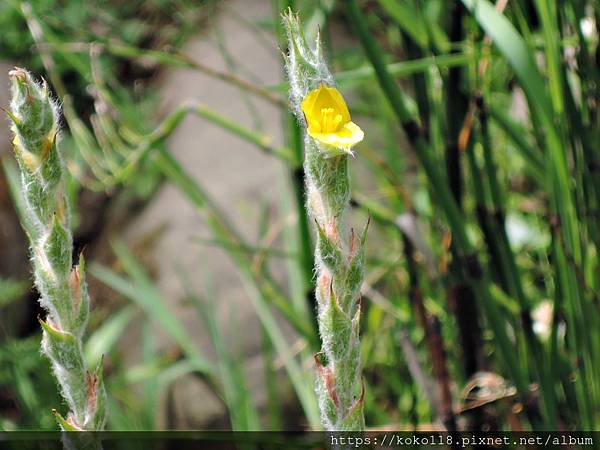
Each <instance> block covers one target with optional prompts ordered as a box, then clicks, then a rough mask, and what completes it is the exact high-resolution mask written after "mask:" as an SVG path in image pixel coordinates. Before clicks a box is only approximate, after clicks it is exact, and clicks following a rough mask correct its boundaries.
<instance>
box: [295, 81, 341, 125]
mask: <svg viewBox="0 0 600 450" xmlns="http://www.w3.org/2000/svg"><path fill="white" fill-rule="evenodd" d="M300 108H301V109H302V112H303V113H304V115H305V116H306V118H307V119H310V118H313V117H315V116H320V115H321V110H322V109H325V108H333V109H334V110H335V111H336V112H337V113H338V114H340V115H341V116H342V123H346V122H350V120H351V119H350V112H349V111H348V106H346V102H345V101H344V98H343V97H342V94H340V92H339V91H338V90H337V89H336V88H334V87H329V86H326V85H325V84H324V83H321V84H320V85H319V87H318V88H316V89H314V90H312V91H310V92H309V93H308V94H307V95H306V97H304V100H302V103H301V104H300Z"/></svg>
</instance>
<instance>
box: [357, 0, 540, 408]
mask: <svg viewBox="0 0 600 450" xmlns="http://www.w3.org/2000/svg"><path fill="white" fill-rule="evenodd" d="M347 11H348V14H349V19H350V21H351V22H352V23H353V25H354V27H355V29H356V31H357V33H358V37H359V39H360V40H361V43H362V45H363V47H364V49H365V52H366V54H367V57H368V58H369V60H370V61H371V64H372V65H373V68H374V70H375V73H376V74H377V78H378V80H379V84H380V86H381V88H382V89H383V91H384V92H385V94H386V96H387V99H388V101H389V102H390V105H391V106H392V109H393V110H394V113H395V114H396V116H397V117H398V120H399V121H400V123H401V124H402V126H403V127H404V130H405V132H406V134H407V136H408V138H409V140H410V141H411V143H412V145H413V148H414V151H415V155H416V156H417V157H418V159H419V161H420V163H421V166H422V167H423V169H424V170H425V173H426V175H427V178H428V180H429V182H430V183H431V186H432V188H433V192H434V194H435V195H436V197H437V199H438V205H439V206H440V207H442V208H443V211H444V214H445V216H446V219H447V221H448V224H449V226H450V229H451V231H452V239H453V242H454V243H455V244H456V247H457V250H458V251H459V253H460V255H461V257H462V258H464V262H465V264H464V266H465V271H466V272H467V273H466V275H467V277H468V280H469V284H470V285H471V287H472V288H473V290H474V292H475V294H476V296H477V298H478V299H479V302H480V305H481V307H482V309H483V311H484V314H485V317H486V318H487V320H488V321H489V323H490V326H491V327H492V329H493V331H494V336H495V338H496V341H497V343H498V346H499V351H500V355H501V358H500V360H501V361H502V362H503V366H504V368H505V369H506V370H507V371H508V372H509V373H510V375H511V378H512V380H513V382H514V383H515V385H516V388H517V391H518V392H519V394H520V395H522V396H525V397H526V396H527V394H528V391H529V389H528V386H527V382H526V377H525V376H524V374H523V371H522V368H521V367H520V365H519V364H518V359H517V355H515V353H514V349H513V346H512V343H511V342H510V340H509V337H508V335H507V333H506V329H505V326H504V323H503V322H504V321H503V319H502V317H501V314H500V311H499V310H498V306H497V305H496V303H495V301H494V299H493V297H492V295H491V293H490V290H489V285H488V283H487V280H485V279H484V276H483V273H482V271H481V267H480V266H479V263H478V262H477V261H476V258H475V253H474V247H473V245H472V243H471V241H470V240H469V238H468V236H467V233H466V227H465V223H464V220H463V217H462V214H461V213H460V211H459V209H458V206H457V204H456V201H455V200H454V198H453V197H452V195H451V193H450V192H449V191H448V189H447V187H446V186H447V185H446V182H445V177H444V176H443V173H441V172H440V170H439V164H438V163H437V161H435V158H434V157H433V155H431V153H430V149H429V148H428V144H427V142H426V141H425V139H424V137H423V135H422V132H421V130H420V127H419V125H418V124H417V123H416V121H415V120H414V118H413V117H412V114H411V112H410V109H409V108H408V103H407V97H406V95H405V94H404V93H403V92H402V91H401V90H400V89H399V88H398V87H397V86H396V83H395V82H394V79H393V78H392V77H391V75H390V74H389V72H388V71H387V68H386V65H385V63H384V59H383V55H382V53H381V50H380V49H379V46H378V44H377V43H376V41H375V39H374V37H373V36H372V34H371V33H370V31H369V29H368V27H367V25H366V23H365V21H364V18H363V16H362V13H361V11H360V9H359V7H358V4H357V2H356V0H350V2H349V7H348V8H347Z"/></svg>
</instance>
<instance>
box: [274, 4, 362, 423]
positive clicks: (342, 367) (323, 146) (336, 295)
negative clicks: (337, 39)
mask: <svg viewBox="0 0 600 450" xmlns="http://www.w3.org/2000/svg"><path fill="white" fill-rule="evenodd" d="M284 25H285V29H286V32H287V38H288V41H289V43H288V49H289V52H288V54H287V55H286V56H285V62H286V69H287V74H288V77H289V82H290V103H291V108H292V111H293V112H294V113H295V115H296V117H297V119H298V121H299V123H300V124H301V127H302V128H303V130H304V170H305V173H306V179H305V190H306V206H307V210H308V213H309V215H310V216H311V217H312V218H313V219H314V221H315V223H316V227H317V244H316V249H315V271H316V277H317V282H316V298H317V304H318V312H317V314H318V323H319V333H320V336H321V341H322V350H321V352H320V353H318V354H317V355H315V361H316V365H317V369H318V370H317V372H318V376H317V393H318V396H319V405H320V409H321V421H322V423H323V426H324V428H325V429H327V430H330V431H359V430H363V429H364V415H363V402H364V387H363V385H362V380H361V368H360V343H359V318H360V286H361V284H362V281H363V276H364V243H365V237H366V231H367V227H365V228H364V230H363V232H362V233H360V234H356V233H355V232H354V230H353V229H351V230H350V232H349V233H347V232H346V230H345V227H344V223H343V219H344V213H345V211H346V209H347V208H348V202H349V199H350V183H349V181H350V180H349V175H348V156H349V155H352V146H353V145H355V144H356V143H358V142H359V141H361V140H362V138H363V132H362V130H361V129H360V128H359V127H358V125H356V124H355V123H353V122H352V121H351V117H350V113H349V111H348V108H347V106H346V103H345V102H344V99H343V98H342V96H341V94H340V93H339V92H338V91H337V89H336V88H335V83H334V80H333V77H332V75H331V72H330V71H329V69H328V67H327V64H326V62H325V59H324V57H323V53H322V49H321V45H320V41H319V38H318V37H317V40H316V43H315V46H314V47H312V46H310V45H309V44H307V42H306V39H305V38H304V35H303V33H302V29H301V25H300V23H299V19H298V17H297V16H296V15H294V14H293V13H292V12H291V11H290V10H288V12H287V13H286V14H284ZM345 236H349V237H348V238H345Z"/></svg>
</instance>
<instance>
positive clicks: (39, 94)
mask: <svg viewBox="0 0 600 450" xmlns="http://www.w3.org/2000/svg"><path fill="white" fill-rule="evenodd" d="M9 77H10V80H11V84H12V86H11V90H12V100H11V104H10V109H11V111H10V112H7V114H8V116H9V118H10V119H11V121H12V125H11V130H12V132H13V135H14V138H13V147H14V151H15V156H16V159H17V162H18V163H19V168H20V171H21V189H22V192H21V193H15V194H16V195H20V196H22V198H23V204H24V206H25V208H24V210H23V212H22V214H21V222H22V224H23V228H24V229H25V231H26V233H27V236H28V238H29V242H30V245H31V259H32V261H33V268H34V276H35V285H36V287H37V289H38V291H39V292H40V295H41V297H40V304H41V305H42V307H43V308H44V309H45V310H46V311H47V313H48V315H47V316H46V318H45V319H39V322H40V325H41V327H42V331H43V337H42V351H43V353H44V354H45V355H46V356H47V357H48V358H49V359H50V362H51V364H52V369H53V371H54V375H55V377H56V379H57V381H58V384H59V386H60V391H61V394H62V396H63V398H64V399H65V401H66V403H67V405H68V407H69V409H70V412H69V414H68V415H67V417H66V418H63V417H62V416H61V415H60V414H58V412H56V411H53V412H54V414H55V416H56V418H57V422H58V424H59V425H60V427H61V429H62V430H63V431H73V430H77V431H100V430H102V429H103V428H104V424H105V422H106V393H105V390H104V384H103V381H102V367H101V364H100V365H99V366H98V367H97V368H96V369H95V370H93V371H88V368H87V364H86V362H85V358H84V355H83V345H82V338H83V335H84V333H85V328H86V324H87V321H88V315H89V304H90V298H89V295H88V291H87V285H86V282H85V273H84V262H83V257H80V258H79V265H77V266H75V267H73V264H72V258H73V237H72V233H71V217H70V211H69V206H68V202H67V197H66V195H65V192H64V186H63V184H64V176H65V175H64V164H63V161H62V157H61V154H60V151H59V149H58V140H57V138H58V123H59V108H58V105H57V104H56V102H54V101H53V100H52V99H51V98H50V95H49V91H48V85H47V84H46V82H43V83H42V84H41V85H40V84H38V83H37V82H35V81H34V80H33V78H32V76H31V74H30V73H29V72H27V71H26V70H24V69H20V68H15V69H14V70H11V71H10V72H9Z"/></svg>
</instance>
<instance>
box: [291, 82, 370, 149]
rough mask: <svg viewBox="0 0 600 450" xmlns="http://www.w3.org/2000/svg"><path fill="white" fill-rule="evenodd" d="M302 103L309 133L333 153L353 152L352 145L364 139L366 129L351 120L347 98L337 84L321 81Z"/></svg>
mask: <svg viewBox="0 0 600 450" xmlns="http://www.w3.org/2000/svg"><path fill="white" fill-rule="evenodd" d="M300 107H301V108H302V112H303V113H304V117H306V123H307V125H308V135H309V136H310V137H312V138H313V139H315V140H317V141H319V142H320V143H321V144H325V148H326V149H327V151H328V152H329V153H331V154H332V156H333V155H336V154H341V153H350V154H352V151H351V150H350V149H351V148H352V147H353V146H354V145H356V144H357V143H359V142H360V141H362V140H363V137H364V133H363V131H362V130H361V129H360V127H359V126H358V125H356V124H355V123H354V122H352V121H351V120H350V112H349V111H348V107H347V106H346V102H345V101H344V98H343V97H342V94H340V92H339V91H338V90H337V89H336V88H334V87H328V86H325V84H323V83H321V84H320V85H319V87H318V88H317V89H315V90H313V91H311V92H309V93H308V95H307V96H306V97H305V98H304V100H302V104H301V105H300ZM332 150H338V152H335V151H332Z"/></svg>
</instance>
